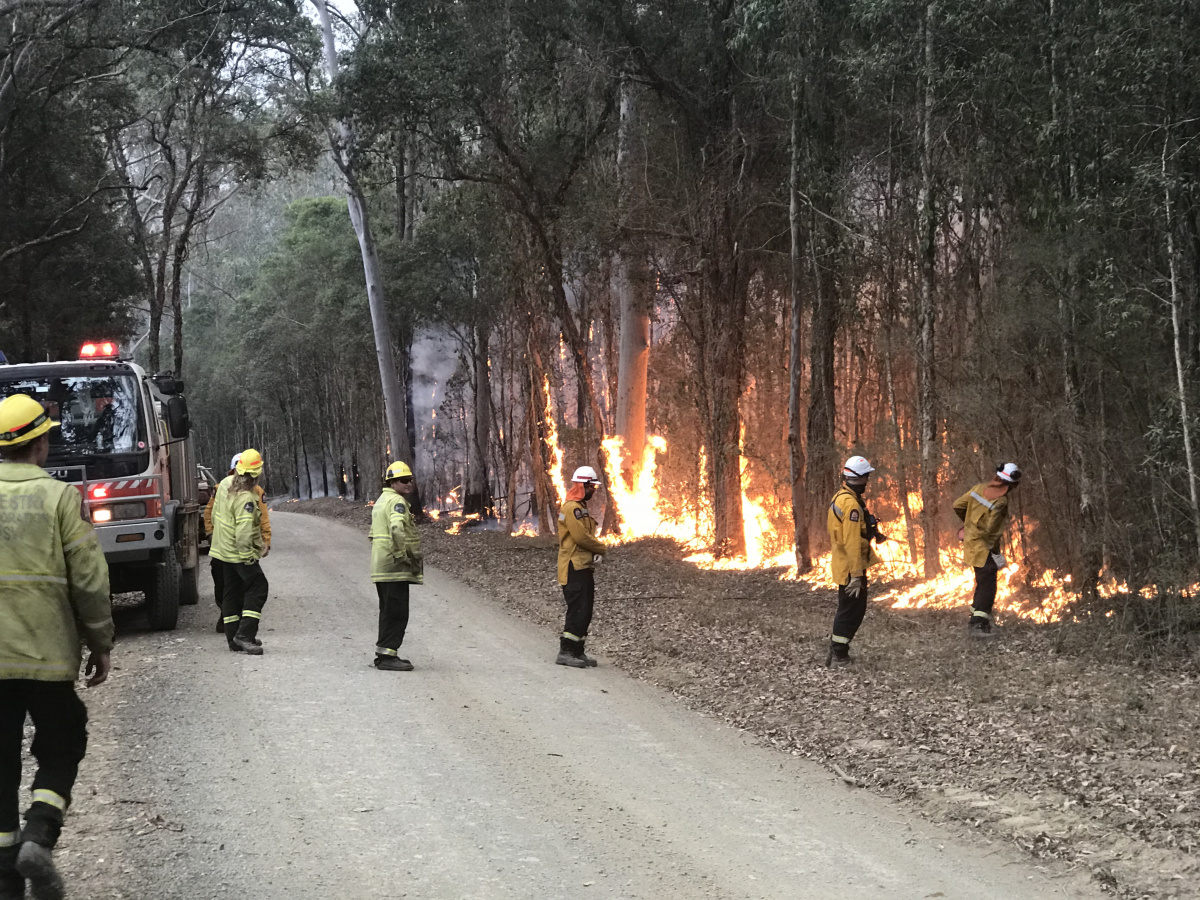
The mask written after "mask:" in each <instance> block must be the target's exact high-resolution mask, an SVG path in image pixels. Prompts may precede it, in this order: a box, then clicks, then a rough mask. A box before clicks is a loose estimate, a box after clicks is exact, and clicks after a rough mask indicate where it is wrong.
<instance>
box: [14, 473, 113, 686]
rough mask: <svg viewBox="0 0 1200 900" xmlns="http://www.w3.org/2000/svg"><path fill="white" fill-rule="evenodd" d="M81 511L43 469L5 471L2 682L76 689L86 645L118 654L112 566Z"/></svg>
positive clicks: (74, 495)
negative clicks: (71, 683) (12, 680)
mask: <svg viewBox="0 0 1200 900" xmlns="http://www.w3.org/2000/svg"><path fill="white" fill-rule="evenodd" d="M81 504H82V497H81V496H80V494H79V491H78V490H76V489H75V488H74V487H72V486H71V485H69V484H63V483H62V482H59V481H55V480H54V479H53V478H51V477H50V476H49V474H47V473H46V472H45V471H44V470H42V469H40V468H38V467H37V466H34V465H28V464H26V463H11V462H6V463H0V679H7V678H28V679H32V680H34V681H74V680H75V679H76V677H78V675H79V663H80V661H81V658H82V653H81V652H80V638H82V639H83V642H84V643H86V644H87V646H88V649H89V650H91V651H92V652H93V653H108V652H109V651H111V650H112V646H113V620H112V602H111V599H110V597H109V592H108V563H106V562H105V561H104V552H103V551H102V550H101V549H100V542H99V540H97V538H96V532H95V530H94V529H93V528H92V526H91V525H90V524H88V523H87V522H85V521H84V520H83V517H82V516H81V515H80V507H81ZM0 690H2V688H0Z"/></svg>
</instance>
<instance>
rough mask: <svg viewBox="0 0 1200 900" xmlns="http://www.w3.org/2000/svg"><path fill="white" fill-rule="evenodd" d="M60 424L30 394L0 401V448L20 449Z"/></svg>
mask: <svg viewBox="0 0 1200 900" xmlns="http://www.w3.org/2000/svg"><path fill="white" fill-rule="evenodd" d="M57 427H58V423H57V422H55V421H52V420H51V418H50V415H49V414H48V413H47V412H46V410H45V409H44V408H43V407H42V404H40V403H38V402H37V401H36V400H34V399H33V398H32V397H30V396H29V395H28V394H13V395H12V396H11V397H6V398H5V399H4V400H2V401H0V447H19V446H21V445H22V444H28V443H29V442H30V441H32V440H33V439H34V438H37V437H41V436H42V435H43V434H45V433H46V432H47V431H49V430H50V429H51V428H57Z"/></svg>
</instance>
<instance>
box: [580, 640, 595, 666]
mask: <svg viewBox="0 0 1200 900" xmlns="http://www.w3.org/2000/svg"><path fill="white" fill-rule="evenodd" d="M579 658H580V659H582V660H583V661H584V662H585V663H587V665H588V668H589V669H594V668H596V666H598V665H600V663H598V662H596V660H595V659H593V658H592V657H590V656H588V655H587V653H585V652H584V650H583V644H582V643H581V644H580V645H579Z"/></svg>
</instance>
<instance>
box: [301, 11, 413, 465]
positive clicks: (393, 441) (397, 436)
mask: <svg viewBox="0 0 1200 900" xmlns="http://www.w3.org/2000/svg"><path fill="white" fill-rule="evenodd" d="M312 2H313V5H314V6H315V7H316V8H317V16H318V18H320V20H321V36H322V38H323V40H324V44H325V69H326V71H327V72H328V73H329V82H330V84H333V83H334V82H336V81H337V74H338V63H337V45H336V44H335V43H334V40H333V22H332V20H331V19H330V17H329V9H328V7H327V6H326V5H325V0H312ZM336 128H337V134H338V140H337V141H333V142H331V143H332V144H333V148H332V149H333V154H334V157H335V159H336V160H337V163H338V168H340V169H341V171H342V175H343V176H344V177H345V179H346V200H347V204H348V205H349V207H350V222H351V223H352V224H353V225H354V233H355V234H356V235H357V236H358V247H359V250H361V251H362V262H363V275H364V277H365V278H366V282H367V303H368V305H369V306H370V309H371V327H372V329H373V330H374V332H375V357H376V359H377V360H378V362H379V380H380V382H381V385H382V387H383V411H384V416H385V417H386V418H387V427H388V454H389V456H390V457H391V458H392V459H401V460H404V461H405V462H407V463H409V464H410V465H411V464H412V462H413V448H412V447H411V446H410V445H409V442H408V429H407V428H406V427H405V420H406V413H405V409H404V392H403V391H402V390H401V389H400V378H399V376H398V375H397V374H396V351H395V348H394V347H393V345H392V327H391V324H390V323H389V322H388V318H387V298H386V297H385V296H384V291H383V279H382V276H381V272H380V266H379V253H378V250H377V249H376V247H375V236H374V234H373V233H372V231H371V217H370V212H369V210H368V208H367V200H366V196H365V195H364V193H363V190H362V186H361V185H360V184H359V183H358V179H357V178H356V177H355V172H354V161H353V158H352V153H351V149H352V148H353V146H354V133H353V132H352V131H351V130H350V126H349V125H347V124H346V123H345V122H343V121H338V122H337V123H336Z"/></svg>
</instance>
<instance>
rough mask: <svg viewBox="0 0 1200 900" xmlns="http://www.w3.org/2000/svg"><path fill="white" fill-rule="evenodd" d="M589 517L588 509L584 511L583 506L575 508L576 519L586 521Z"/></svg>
mask: <svg viewBox="0 0 1200 900" xmlns="http://www.w3.org/2000/svg"><path fill="white" fill-rule="evenodd" d="M587 517H588V511H587V510H586V509H584V508H583V507H582V506H577V507H575V518H577V519H586V518H587Z"/></svg>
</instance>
